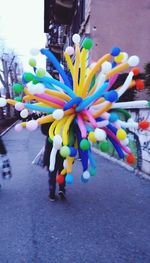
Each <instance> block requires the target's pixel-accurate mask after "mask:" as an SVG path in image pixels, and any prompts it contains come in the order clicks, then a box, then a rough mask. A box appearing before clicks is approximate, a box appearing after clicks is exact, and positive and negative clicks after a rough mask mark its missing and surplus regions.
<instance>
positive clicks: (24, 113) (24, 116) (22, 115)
mask: <svg viewBox="0 0 150 263" xmlns="http://www.w3.org/2000/svg"><path fill="white" fill-rule="evenodd" d="M28 115H29V112H28V110H27V109H24V110H22V111H21V112H20V116H21V117H22V118H27V117H28Z"/></svg>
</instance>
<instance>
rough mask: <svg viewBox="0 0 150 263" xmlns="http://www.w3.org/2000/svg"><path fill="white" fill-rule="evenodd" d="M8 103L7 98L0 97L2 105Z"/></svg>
mask: <svg viewBox="0 0 150 263" xmlns="http://www.w3.org/2000/svg"><path fill="white" fill-rule="evenodd" d="M6 104H7V100H6V99H5V98H0V107H5V106H6Z"/></svg>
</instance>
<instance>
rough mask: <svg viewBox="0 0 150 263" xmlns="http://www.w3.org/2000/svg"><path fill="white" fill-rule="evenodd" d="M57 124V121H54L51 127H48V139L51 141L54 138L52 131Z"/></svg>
mask: <svg viewBox="0 0 150 263" xmlns="http://www.w3.org/2000/svg"><path fill="white" fill-rule="evenodd" d="M58 122H59V120H55V121H54V122H53V123H52V124H51V126H50V128H49V137H50V139H51V140H53V138H54V130H55V128H56V126H57V124H58Z"/></svg>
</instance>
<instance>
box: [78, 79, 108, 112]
mask: <svg viewBox="0 0 150 263" xmlns="http://www.w3.org/2000/svg"><path fill="white" fill-rule="evenodd" d="M107 87H108V82H104V84H103V85H102V86H100V87H99V89H98V90H97V91H96V92H95V93H94V94H93V95H91V96H89V97H88V98H86V99H85V100H83V101H82V102H81V103H80V104H79V106H78V107H77V108H76V111H77V112H78V111H81V110H83V109H85V108H86V107H87V106H88V105H89V104H90V103H92V102H93V101H95V100H97V99H99V98H100V97H101V96H102V95H103V93H104V91H105V89H106V88H107Z"/></svg>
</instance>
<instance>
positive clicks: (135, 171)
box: [92, 147, 150, 180]
mask: <svg viewBox="0 0 150 263" xmlns="http://www.w3.org/2000/svg"><path fill="white" fill-rule="evenodd" d="M92 150H93V152H94V153H96V154H98V155H100V156H102V157H104V158H105V159H107V160H110V161H112V162H113V163H117V164H119V165H120V166H122V167H124V168H125V169H127V170H128V171H130V172H134V174H135V175H137V176H140V177H142V178H143V179H146V180H150V176H149V175H147V174H145V173H144V172H141V171H139V170H137V169H136V168H133V167H131V166H130V165H128V164H126V163H124V162H123V161H121V160H117V159H116V158H114V157H112V156H109V155H108V154H106V153H102V152H100V151H99V150H98V149H96V148H94V147H92Z"/></svg>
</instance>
